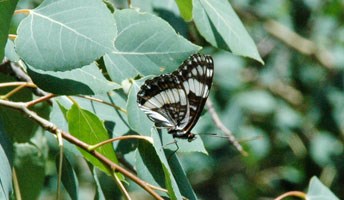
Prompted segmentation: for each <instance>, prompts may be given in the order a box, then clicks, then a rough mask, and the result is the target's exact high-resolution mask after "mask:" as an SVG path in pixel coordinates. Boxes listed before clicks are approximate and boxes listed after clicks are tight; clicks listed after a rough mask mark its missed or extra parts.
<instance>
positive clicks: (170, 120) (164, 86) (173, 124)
mask: <svg viewBox="0 0 344 200" xmlns="http://www.w3.org/2000/svg"><path fill="white" fill-rule="evenodd" d="M213 73H214V65H213V60H212V58H211V57H210V56H206V55H200V54H194V55H192V56H190V57H189V58H188V59H187V60H185V61H184V62H183V63H182V65H181V66H180V67H179V68H178V69H177V70H176V71H174V72H173V73H170V74H163V75H161V76H158V77H155V78H153V79H150V80H147V81H146V82H145V83H144V84H143V85H142V87H141V89H140V91H139V92H138V94H137V101H138V104H139V107H140V108H141V109H142V110H143V111H144V112H145V113H146V114H147V116H148V117H149V118H150V119H151V120H152V121H153V122H154V123H155V125H156V126H157V127H165V128H167V129H168V131H169V133H171V134H173V136H174V137H179V138H189V139H190V137H189V136H191V133H190V131H191V129H192V128H193V127H194V126H195V124H196V122H197V120H198V119H199V117H200V114H201V112H202V110H203V107H204V104H205V102H206V100H207V97H208V95H209V90H210V87H211V84H212V79H213Z"/></svg>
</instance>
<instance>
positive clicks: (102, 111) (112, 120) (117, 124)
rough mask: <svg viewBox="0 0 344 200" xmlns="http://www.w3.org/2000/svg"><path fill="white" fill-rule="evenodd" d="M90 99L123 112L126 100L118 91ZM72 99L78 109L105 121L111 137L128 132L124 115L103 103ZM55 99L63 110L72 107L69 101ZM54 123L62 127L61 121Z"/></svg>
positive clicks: (61, 98)
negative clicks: (113, 105) (121, 109)
mask: <svg viewBox="0 0 344 200" xmlns="http://www.w3.org/2000/svg"><path fill="white" fill-rule="evenodd" d="M92 97H93V98H96V99H100V100H102V101H104V102H107V103H113V104H115V105H116V106H118V107H121V108H123V109H124V110H125V106H126V103H127V102H126V98H125V97H124V95H122V94H121V93H120V91H116V92H114V91H112V92H109V93H107V94H98V95H95V96H92ZM73 98H74V100H75V101H76V102H78V104H79V105H80V107H82V108H83V109H85V110H88V111H90V112H92V113H94V114H95V115H97V116H98V117H99V118H100V119H103V120H105V122H104V124H105V127H106V129H107V130H108V132H110V133H112V134H111V137H116V136H120V135H123V134H125V133H127V132H128V131H129V130H130V129H129V125H128V119H127V115H126V113H124V112H122V111H119V110H117V109H116V108H114V107H111V106H110V105H107V104H104V103H100V102H96V101H91V100H89V99H85V98H80V97H73ZM55 99H56V100H58V102H59V104H61V105H62V106H63V107H65V108H70V107H71V106H72V103H71V101H70V100H69V99H68V98H66V97H57V98H55ZM51 119H52V118H51ZM54 121H56V122H58V123H59V125H63V120H55V119H54ZM67 130H68V129H67Z"/></svg>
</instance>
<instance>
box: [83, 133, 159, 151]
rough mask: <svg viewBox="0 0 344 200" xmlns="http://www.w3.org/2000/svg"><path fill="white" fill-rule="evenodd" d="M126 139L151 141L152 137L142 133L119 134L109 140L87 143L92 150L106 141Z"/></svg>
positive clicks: (106, 142)
mask: <svg viewBox="0 0 344 200" xmlns="http://www.w3.org/2000/svg"><path fill="white" fill-rule="evenodd" d="M127 139H140V140H146V141H148V142H150V143H153V139H152V138H151V137H148V136H142V135H124V136H120V137H116V138H111V139H109V140H105V141H103V142H99V143H97V144H95V145H89V148H88V150H89V151H94V150H95V149H97V148H99V147H101V146H103V145H105V144H108V143H111V142H115V141H117V140H127Z"/></svg>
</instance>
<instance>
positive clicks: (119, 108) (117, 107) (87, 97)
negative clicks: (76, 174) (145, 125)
mask: <svg viewBox="0 0 344 200" xmlns="http://www.w3.org/2000/svg"><path fill="white" fill-rule="evenodd" d="M78 97H80V98H84V99H88V100H91V101H96V102H99V103H103V104H105V105H108V106H111V107H114V108H115V109H117V110H119V111H122V112H123V113H125V114H127V110H125V109H124V108H121V107H119V106H117V105H115V104H113V103H109V102H106V101H104V100H102V99H97V98H94V97H90V96H82V95H79V96H78Z"/></svg>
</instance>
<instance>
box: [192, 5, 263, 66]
mask: <svg viewBox="0 0 344 200" xmlns="http://www.w3.org/2000/svg"><path fill="white" fill-rule="evenodd" d="M193 18H194V20H195V23H196V26H197V29H198V31H200V33H201V34H202V36H203V37H204V38H205V39H206V40H207V41H208V42H209V43H211V44H212V45H213V46H215V47H218V48H223V49H225V50H230V51H231V52H233V53H234V54H237V55H241V56H247V57H250V58H253V59H255V60H257V61H259V62H260V63H262V64H263V63H264V62H263V60H262V59H261V57H260V56H259V53H258V50H257V47H256V45H255V44H254V42H253V40H252V38H251V37H250V36H249V34H248V33H247V31H246V29H245V27H244V26H243V24H242V22H241V21H240V19H239V17H238V16H237V14H236V13H235V12H234V10H233V8H232V6H231V5H230V4H229V2H228V1H227V0H193Z"/></svg>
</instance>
